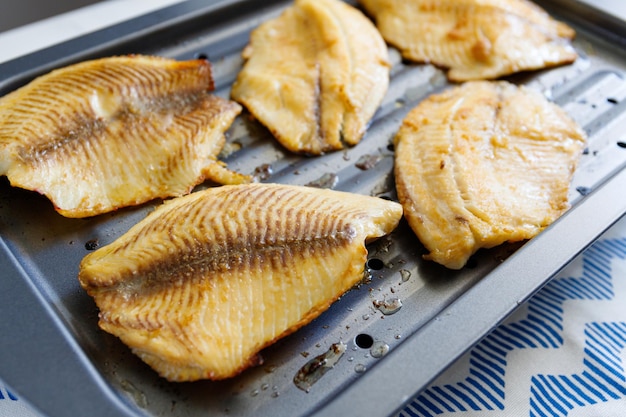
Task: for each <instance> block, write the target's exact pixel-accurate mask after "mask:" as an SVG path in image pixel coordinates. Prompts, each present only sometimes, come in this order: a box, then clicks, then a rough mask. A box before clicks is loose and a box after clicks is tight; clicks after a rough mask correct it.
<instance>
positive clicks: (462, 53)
mask: <svg viewBox="0 0 626 417" xmlns="http://www.w3.org/2000/svg"><path fill="white" fill-rule="evenodd" d="M359 3H360V4H361V5H362V6H363V7H364V8H365V10H366V12H367V13H368V14H369V15H370V16H372V18H373V19H374V20H375V21H376V26H377V27H378V29H379V30H380V32H381V34H382V36H383V37H384V38H385V40H386V41H387V42H389V43H390V44H391V45H393V46H395V47H397V48H398V49H399V50H400V52H401V53H402V56H403V57H404V58H405V59H408V60H411V61H416V62H422V63H432V64H435V65H438V66H441V67H444V68H447V69H449V71H448V78H449V79H450V80H452V81H459V82H460V81H469V80H485V79H495V78H499V77H501V76H504V75H508V74H513V73H516V72H520V71H529V70H538V69H542V68H547V67H553V66H556V65H562V64H567V63H571V62H573V61H575V60H576V58H577V53H576V51H575V50H574V48H573V47H572V46H571V45H570V43H571V42H570V41H571V39H572V38H573V37H574V35H575V33H574V30H573V29H572V28H570V27H569V26H567V25H566V24H564V23H562V22H558V21H556V20H554V19H552V17H550V16H549V15H548V14H547V13H546V12H545V11H544V10H543V9H541V8H540V7H539V6H537V5H536V4H534V3H532V2H530V1H527V0H446V1H440V0H359Z"/></svg>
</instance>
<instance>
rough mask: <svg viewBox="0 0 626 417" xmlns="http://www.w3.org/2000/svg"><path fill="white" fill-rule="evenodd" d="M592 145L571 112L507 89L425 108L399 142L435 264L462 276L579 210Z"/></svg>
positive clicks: (413, 216) (450, 97) (418, 222)
mask: <svg viewBox="0 0 626 417" xmlns="http://www.w3.org/2000/svg"><path fill="white" fill-rule="evenodd" d="M585 142H586V135H585V133H584V132H583V130H582V129H581V128H580V127H579V126H578V125H577V124H576V123H575V122H574V121H573V120H572V119H571V118H570V117H569V116H567V114H566V113H565V112H564V111H563V110H562V109H560V108H559V107H557V106H556V105H555V104H553V103H550V102H548V101H547V100H546V99H545V97H543V96H541V95H540V94H538V93H536V92H533V91H531V90H530V89H528V88H525V87H516V86H514V85H513V84H509V83H506V82H487V81H481V82H478V81H476V82H468V83H465V84H463V85H462V86H460V87H456V88H453V89H450V90H448V91H445V92H444V93H441V94H437V95H433V96H431V97H429V98H428V99H426V100H424V101H423V102H422V103H420V104H419V105H418V106H417V107H416V108H415V109H413V110H412V111H411V112H410V113H409V114H408V115H407V117H406V119H405V120H404V121H403V124H402V126H401V128H400V130H399V131H398V133H397V135H396V137H395V149H396V159H395V162H396V164H395V174H396V187H397V190H398V197H399V200H400V202H401V203H402V205H403V206H404V213H405V216H406V218H407V220H408V222H409V225H410V226H411V228H412V229H413V230H414V231H415V233H416V234H417V236H418V237H419V239H420V240H421V242H422V243H423V244H424V246H425V247H426V248H427V249H428V250H429V251H430V253H429V254H428V256H427V257H426V258H427V259H431V260H433V261H435V262H438V263H440V264H442V265H445V266H446V267H448V268H452V269H459V268H462V267H463V266H464V265H465V263H466V262H467V260H468V259H469V257H470V256H471V255H472V254H473V253H475V252H476V251H477V250H478V249H479V248H490V247H493V246H497V245H499V244H502V243H504V242H507V241H510V242H514V241H520V240H526V239H530V238H532V237H533V236H535V235H536V234H537V233H539V232H541V231H542V230H543V229H544V228H545V227H547V226H548V225H550V224H551V223H552V222H553V221H554V220H556V219H557V218H558V217H559V216H560V215H561V214H562V213H563V212H564V211H565V210H567V208H568V207H569V205H568V201H567V196H568V190H569V183H570V180H571V177H572V175H573V172H574V170H575V168H576V165H577V163H578V160H579V158H580V155H581V153H582V150H583V148H584V146H585Z"/></svg>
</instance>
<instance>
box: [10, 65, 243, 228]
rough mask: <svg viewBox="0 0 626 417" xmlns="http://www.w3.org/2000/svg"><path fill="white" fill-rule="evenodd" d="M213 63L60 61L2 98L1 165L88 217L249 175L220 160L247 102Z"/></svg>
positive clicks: (16, 180) (65, 211)
mask: <svg viewBox="0 0 626 417" xmlns="http://www.w3.org/2000/svg"><path fill="white" fill-rule="evenodd" d="M212 89H213V79H212V75H211V65H210V64H209V63H208V62H207V61H205V60H193V61H186V62H179V61H174V60H169V59H165V58H158V57H150V56H126V57H111V58H103V59H98V60H92V61H86V62H82V63H79V64H75V65H71V66H68V67H65V68H62V69H58V70H55V71H52V72H51V73H49V74H46V75H43V76H41V77H39V78H37V79H35V80H33V81H32V82H31V83H29V84H27V85H26V86H24V87H22V88H20V89H18V90H16V91H14V92H12V93H10V94H8V95H7V96H5V97H3V98H1V99H0V175H6V176H7V177H8V178H9V180H10V182H11V184H12V185H13V186H16V187H21V188H25V189H29V190H34V191H37V192H39V193H41V194H44V195H46V196H47V197H48V198H49V199H50V200H51V201H52V202H53V204H54V205H55V207H56V209H57V210H58V211H59V213H61V214H62V215H64V216H67V217H86V216H93V215H96V214H100V213H104V212H108V211H111V210H115V209H117V208H120V207H124V206H129V205H136V204H140V203H144V202H146V201H149V200H152V199H155V198H164V197H170V196H179V195H183V194H186V193H188V192H190V191H191V189H192V188H193V187H194V186H195V185H197V184H198V183H200V182H202V181H204V180H206V179H208V180H212V181H215V182H217V183H241V182H247V181H249V178H247V177H246V176H244V175H241V174H237V173H234V172H231V171H228V170H227V169H226V168H225V167H224V165H223V164H222V163H221V162H219V161H217V159H216V158H217V155H218V154H219V152H220V150H221V149H222V147H223V145H224V141H225V138H224V135H223V134H224V131H225V130H227V129H228V128H229V126H230V125H231V123H232V121H233V120H234V118H235V117H236V116H237V115H238V114H239V113H240V112H241V106H239V105H238V104H237V103H235V102H231V101H228V100H224V99H222V98H219V97H216V96H213V95H211V94H210V93H209V90H212Z"/></svg>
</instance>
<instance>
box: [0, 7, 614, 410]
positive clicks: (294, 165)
mask: <svg viewBox="0 0 626 417" xmlns="http://www.w3.org/2000/svg"><path fill="white" fill-rule="evenodd" d="M287 3H288V2H286V1H284V0H283V1H272V2H265V4H264V5H263V6H260V5H259V4H258V2H255V1H221V2H217V1H214V2H210V3H206V2H202V1H196V0H191V1H188V2H185V3H182V4H180V5H178V6H179V7H175V6H172V7H170V8H166V9H164V10H163V11H160V12H159V13H156V14H150V15H147V16H145V17H144V19H142V18H139V19H136V20H131V21H129V22H126V23H124V24H122V25H121V26H117V27H113V28H109V29H105V30H103V31H99V32H96V33H94V34H93V35H92V36H85V37H81V38H78V39H76V40H73V41H70V42H68V43H65V44H62V45H59V46H56V47H52V48H50V49H47V50H44V51H40V53H35V54H32V55H29V56H27V57H23V58H20V59H17V60H15V61H11V62H8V63H6V64H2V65H0V77H1V79H2V80H1V81H0V92H1V93H2V94H4V93H5V92H8V91H10V90H12V89H14V88H16V87H17V86H18V85H21V84H23V83H25V82H27V81H28V80H29V79H30V78H32V77H33V76H34V75H36V74H38V73H41V72H44V71H46V70H48V69H50V68H53V67H58V66H60V65H63V64H66V63H69V62H72V61H76V60H80V59H86V58H87V57H93V56H104V55H112V54H117V53H127V52H145V53H156V54H162V55H165V56H169V57H175V58H180V59H185V58H193V57H196V56H200V55H202V56H208V58H209V59H210V60H211V61H212V62H213V63H214V64H215V72H216V87H217V94H219V95H221V96H226V95H227V94H228V92H229V86H230V83H231V82H232V81H233V79H234V77H235V74H236V71H237V69H238V68H239V66H240V64H241V59H240V56H239V53H240V50H241V48H243V46H244V45H245V44H246V42H247V34H248V33H249V31H250V30H251V29H252V28H254V27H256V25H258V23H259V22H260V21H262V20H265V19H268V18H270V17H271V16H275V15H276V14H277V13H278V12H279V11H280V10H281V9H282V7H284V6H285V5H286V4H287ZM570 3H572V0H549V1H548V0H546V1H543V2H541V3H540V4H541V5H542V6H546V8H548V10H550V7H552V10H558V12H559V13H560V14H561V15H559V16H560V17H563V16H564V17H565V18H566V19H565V20H566V21H568V20H567V19H569V18H572V16H571V15H570V14H569V12H567V10H566V9H567V8H559V6H562V5H563V4H570ZM575 4H577V3H575ZM575 9H576V10H577V13H583V14H584V13H588V14H587V15H588V16H592V17H593V19H591V20H589V21H588V22H585V21H578V20H576V21H575V25H574V26H575V28H576V30H577V32H578V38H577V40H576V41H575V42H574V45H575V47H576V48H577V50H578V51H580V52H582V54H581V55H582V56H581V58H580V59H579V60H578V61H577V62H576V63H575V64H573V65H572V66H568V67H563V68H558V69H554V70H549V71H542V72H539V73H528V74H520V75H517V76H514V77H511V78H509V80H510V81H513V82H515V83H519V84H525V85H528V86H531V87H532V88H535V89H538V90H540V91H542V92H543V93H544V94H546V95H547V96H548V97H550V98H551V99H553V100H554V101H556V102H557V103H558V104H560V105H561V106H563V107H564V108H565V109H566V110H567V111H568V112H569V113H570V114H571V115H572V116H573V117H574V118H575V119H576V120H577V121H578V122H579V123H581V124H582V125H583V127H584V128H585V130H586V131H587V133H588V135H589V137H590V144H589V149H588V152H587V153H586V155H584V156H583V159H582V160H581V164H580V166H579V170H578V172H577V174H576V176H575V178H574V182H573V184H572V187H571V190H570V195H571V198H572V200H573V203H574V207H573V208H572V209H571V211H570V212H569V213H567V214H566V215H565V216H564V217H563V218H562V220H561V221H559V222H557V223H555V225H554V227H553V228H551V229H548V230H546V232H545V233H544V234H542V235H540V237H541V239H536V240H533V241H532V242H530V243H529V244H526V245H523V246H521V247H518V246H504V247H502V248H498V249H496V250H490V251H483V252H481V253H479V254H478V255H477V257H476V258H475V259H474V260H473V261H472V267H471V268H466V269H464V270H463V271H461V272H457V273H453V272H450V271H446V270H444V269H443V268H439V267H437V266H435V265H433V264H431V263H427V262H423V261H421V260H420V256H421V254H422V253H423V248H422V247H421V246H420V245H419V243H418V242H417V240H416V238H415V237H414V236H413V235H412V234H411V233H410V231H409V230H408V229H407V227H406V224H404V225H401V227H400V228H399V229H398V230H397V232H395V233H394V234H393V235H392V237H391V238H390V239H383V240H381V241H379V242H378V243H374V244H373V245H371V246H370V247H369V248H368V249H369V252H370V254H371V256H370V261H369V262H368V266H369V270H370V278H369V279H368V280H366V281H365V282H364V283H363V284H361V286H360V287H359V288H356V289H354V290H352V291H350V292H349V293H348V294H346V296H344V297H342V299H341V300H339V302H338V303H336V304H335V305H334V306H332V307H331V309H330V310H329V311H328V312H327V313H325V314H324V315H322V316H321V317H320V318H319V319H318V320H316V321H314V322H313V323H311V324H310V325H309V326H307V327H305V328H303V329H301V331H299V332H297V333H295V334H293V335H292V336H290V337H288V338H287V339H285V340H284V341H282V342H280V343H279V344H277V345H276V346H273V347H271V348H269V349H267V350H266V351H264V352H263V355H264V358H265V364H264V365H262V366H260V367H258V368H255V369H251V370H250V372H247V373H245V374H244V375H242V376H241V377H238V378H235V379H233V380H230V381H228V382H224V381H223V382H220V383H211V382H198V383H192V384H169V383H167V382H165V381H163V380H161V379H159V378H158V377H157V376H156V375H155V374H154V373H153V372H152V371H151V370H150V369H148V368H147V367H146V366H145V365H143V364H142V363H141V362H140V361H139V360H137V359H135V358H134V357H133V356H132V354H131V353H130V352H129V351H128V349H126V348H125V347H124V346H123V345H122V344H121V343H120V342H119V341H117V340H115V339H114V338H112V337H109V336H107V335H105V334H103V333H102V332H100V331H99V330H97V323H96V321H97V315H96V314H97V311H96V309H95V306H94V304H93V303H92V302H91V301H90V300H89V298H88V296H87V295H85V294H83V293H82V292H81V291H80V289H79V287H78V282H77V280H76V273H77V268H78V262H79V261H80V259H82V257H83V256H84V255H85V254H86V253H87V249H86V247H85V246H87V247H90V248H91V247H94V246H98V245H103V244H106V243H108V242H110V241H112V240H113V239H115V238H116V237H117V236H119V235H120V234H122V233H123V232H124V231H125V230H127V229H128V228H130V227H131V226H132V225H133V224H135V223H136V222H137V221H138V220H139V219H141V218H143V217H144V216H145V214H146V213H147V212H148V211H150V210H151V209H152V207H153V205H151V204H149V205H146V206H142V207H138V208H132V209H127V210H122V211H121V212H119V213H115V214H111V215H104V216H101V217H98V218H96V219H91V220H88V221H85V220H70V219H61V218H59V216H58V215H57V214H56V213H54V211H53V210H52V208H51V207H50V206H49V205H48V203H47V202H46V201H45V200H44V199H42V198H40V197H39V196H36V195H33V194H32V193H27V192H24V191H21V190H15V189H11V188H10V187H9V186H8V184H7V183H6V181H4V180H2V181H0V190H1V194H0V235H1V247H2V250H1V258H0V259H1V260H0V266H1V267H2V268H3V270H4V271H6V272H5V273H3V274H4V275H3V278H4V277H6V278H7V279H2V280H0V303H1V305H3V313H4V314H5V316H4V319H3V320H2V321H1V324H0V333H1V334H3V335H10V336H13V337H14V339H12V340H13V342H12V344H11V345H10V346H8V347H10V348H11V349H10V350H9V349H5V351H4V354H3V355H2V357H0V375H2V378H3V380H4V381H5V382H6V383H7V384H9V386H10V387H11V388H12V389H13V390H14V391H15V392H16V394H18V395H19V396H20V397H22V398H24V399H25V400H26V401H28V402H30V403H31V404H32V405H34V406H35V407H36V408H37V409H39V410H42V411H43V414H44V415H49V416H64V415H67V414H70V413H71V414H73V415H93V416H99V415H102V416H105V415H112V414H113V415H127V416H146V415H148V416H152V415H160V414H168V415H173V416H176V415H206V414H207V413H212V415H243V416H246V415H261V416H263V415H272V416H274V415H284V416H294V415H310V414H318V415H332V414H333V413H334V412H335V411H341V412H344V413H345V414H346V415H362V414H364V413H365V412H367V413H374V414H379V415H385V414H391V413H392V412H393V411H394V410H395V409H396V408H398V407H401V405H402V402H403V401H406V400H407V399H408V398H410V396H412V395H413V394H414V393H415V392H416V391H419V390H420V389H422V388H423V387H425V386H426V385H427V384H428V383H429V381H431V380H432V379H433V378H434V377H435V376H436V375H437V374H438V373H440V372H441V371H442V370H443V369H444V368H445V367H446V366H447V365H449V364H450V363H451V362H452V361H453V360H454V359H455V358H456V357H457V356H458V355H460V354H461V353H462V352H463V351H465V350H466V349H469V348H470V346H471V345H472V344H473V343H474V342H475V341H477V340H478V339H479V338H480V337H481V336H482V335H484V334H485V333H486V332H487V331H488V330H489V329H490V328H492V327H493V326H495V325H496V324H497V323H498V322H499V321H500V320H502V319H504V318H505V317H506V315H507V314H508V313H510V312H511V311H513V310H514V309H515V308H516V307H517V306H518V303H519V302H521V301H523V300H524V299H525V298H527V297H529V296H530V295H532V293H533V292H534V291H536V290H537V289H538V288H540V287H541V286H542V285H543V284H544V283H545V282H546V281H547V280H549V279H550V278H551V276H552V275H551V274H553V273H556V271H558V270H559V269H560V267H562V266H563V265H564V264H565V263H567V262H568V261H569V260H570V259H572V258H573V257H574V256H575V254H576V253H577V252H574V251H580V250H582V249H583V248H584V247H585V246H587V245H588V244H590V243H591V242H592V241H593V240H594V239H595V238H596V237H597V236H598V235H599V234H600V233H601V232H602V231H603V230H604V229H606V228H607V227H609V226H610V225H611V224H612V223H613V222H614V221H615V220H616V219H617V218H619V217H620V216H621V215H622V213H623V211H624V201H623V200H622V197H620V194H619V193H615V187H617V184H619V183H620V181H623V176H624V174H623V172H624V171H623V170H622V171H620V168H621V167H622V164H623V163H624V161H625V160H626V156H625V155H626V150H625V149H623V148H621V147H620V146H618V143H622V144H623V143H624V141H625V139H624V137H623V132H622V131H621V130H623V128H621V125H622V124H623V123H625V122H626V100H624V98H626V80H625V79H626V77H625V74H626V59H625V58H624V56H623V54H622V53H621V51H619V50H618V47H619V45H623V44H624V39H623V37H621V36H620V35H619V32H618V30H619V29H620V28H623V23H622V24H620V22H616V21H615V19H613V18H611V17H610V16H605V15H603V14H601V13H598V12H594V13H589V10H588V9H587V8H585V7H583V6H577V7H575ZM592 11H593V10H592ZM564 13H567V14H564ZM615 39H620V40H621V43H620V42H618V41H615ZM390 52H391V55H392V61H393V65H394V66H393V68H392V83H391V85H390V90H389V92H388V94H387V96H386V98H385V100H384V102H383V104H382V106H381V108H380V109H379V111H378V113H377V115H376V116H375V120H374V121H373V123H372V124H371V126H370V128H369V130H368V133H367V134H366V136H365V137H364V139H363V142H361V143H360V144H359V145H358V146H357V147H354V148H350V149H348V150H346V151H343V152H337V153H333V154H329V155H325V156H323V157H321V158H319V159H307V158H300V157H296V156H293V155H291V154H288V153H286V152H285V151H284V150H282V149H281V148H280V147H278V146H276V145H275V144H274V143H273V142H272V140H271V137H270V136H269V133H268V132H267V131H265V130H264V129H262V128H260V127H259V126H258V124H256V123H255V122H254V121H251V120H249V119H248V118H246V117H241V118H240V119H239V120H238V122H237V123H236V124H235V125H234V126H233V128H232V129H231V131H230V139H229V141H230V146H229V148H228V149H229V152H230V153H228V154H227V155H225V159H226V161H227V162H228V164H229V166H230V167H231V168H232V169H237V170H240V171H242V172H245V173H253V174H256V175H258V176H259V178H264V179H263V181H267V182H280V183H294V184H300V185H303V184H308V183H316V182H317V183H320V182H324V181H326V183H327V184H328V183H332V182H333V181H336V187H335V189H339V190H346V191H352V192H357V193H361V194H374V195H380V196H384V197H386V198H391V199H395V193H394V186H393V177H392V176H391V175H390V170H391V168H392V165H393V164H392V155H393V148H392V147H390V146H389V144H390V142H389V141H390V139H391V137H392V135H393V133H395V130H396V129H397V126H398V125H399V123H400V122H401V120H402V118H403V117H404V115H405V114H406V112H408V111H409V110H410V108H412V107H413V105H415V104H416V103H417V102H419V101H421V100H422V99H423V98H424V97H426V96H427V95H428V94H430V93H432V92H436V91H440V90H442V89H444V88H447V87H448V86H449V84H448V83H447V81H446V80H445V77H444V76H443V74H442V73H441V72H440V71H438V70H436V69H435V68H433V67H430V66H419V65H411V64H407V63H404V62H402V60H401V59H400V57H399V55H398V54H397V53H396V52H395V51H393V50H391V51H390ZM605 179H609V182H608V183H607V184H606V186H605V187H599V185H600V184H601V183H602V182H603V181H604V180H605ZM594 190H595V191H594ZM612 194H615V195H612ZM607 200H608V201H610V204H608V203H607ZM597 207H600V208H601V209H602V210H596V208H597ZM583 219H584V220H585V223H586V224H587V225H588V226H586V227H584V228H582V227H581V226H580V224H581V222H582V220H583ZM553 232H554V233H553ZM554 242H558V243H559V245H558V248H563V250H562V251H561V250H560V249H559V250H558V251H557V249H558V248H557V249H554V248H555V244H554ZM562 242H567V243H568V245H563V244H562ZM570 244H571V245H572V246H569V245H570ZM544 245H545V246H544ZM518 248H519V249H521V250H517V251H516V249H518ZM545 248H550V249H554V251H550V252H548V253H553V254H555V255H558V256H554V257H551V258H550V259H549V261H550V263H549V264H548V263H546V262H544V261H545V258H544V257H538V256H536V254H537V252H539V253H543V252H544V250H545ZM567 248H569V250H566V249H567ZM512 252H515V253H514V255H513V256H510V255H511V253H512ZM546 252H547V251H546ZM504 259H506V261H504V262H502V261H503V260H504ZM59 260H61V261H59ZM552 262H553V263H552ZM519 265H523V266H524V268H525V271H527V274H525V276H524V277H523V278H524V279H523V280H521V279H518V280H516V279H515V274H519V273H520V272H519V271H520V270H521V268H519ZM516 266H517V267H518V268H516ZM380 268H382V269H380ZM511 271H513V272H512V273H513V275H509V272H511ZM405 279H406V280H405ZM502 281H506V282H507V283H511V284H510V286H508V287H507V289H506V291H505V292H504V293H503V294H502V297H499V299H498V300H494V299H491V298H489V297H488V296H489V294H492V291H493V288H495V287H496V285H498V284H500V282H502ZM393 297H397V298H399V299H401V301H402V308H401V309H400V310H399V311H398V312H397V313H395V314H393V315H391V316H387V315H385V314H383V313H382V312H381V311H380V310H378V309H377V308H376V307H375V305H377V304H378V305H379V303H380V302H381V301H385V300H391V299H392V298H393ZM375 302H376V303H375ZM469 314H473V315H475V316H474V317H475V320H472V321H471V322H470V323H469V324H467V323H466V322H465V321H464V320H461V318H463V317H467V315H469ZM360 335H364V336H360ZM367 336H369V337H370V338H368V337H367ZM40 337H41V338H45V340H46V343H45V344H43V343H33V341H36V342H38V341H40V340H41V339H40ZM3 340H5V339H3ZM368 340H372V343H374V342H382V343H384V344H386V345H388V347H389V353H388V354H387V355H385V356H383V357H382V358H375V357H373V356H372V354H371V352H370V350H371V347H369V348H368V347H367V346H368V343H367V342H368ZM338 341H343V342H344V343H345V344H346V346H347V352H346V354H345V355H344V357H343V358H342V359H341V360H340V361H339V362H338V363H337V365H336V366H335V368H334V369H332V370H331V371H329V372H327V373H326V375H324V377H322V378H321V379H320V380H319V381H318V382H317V383H316V384H314V385H313V386H312V387H311V389H310V391H309V393H305V392H303V391H301V390H299V389H297V387H295V385H294V384H293V381H292V380H293V377H294V376H295V374H296V373H297V371H298V370H299V369H300V368H301V367H302V366H303V365H304V364H305V363H306V362H307V361H309V360H310V359H312V358H314V357H315V356H317V355H320V354H323V353H324V352H326V351H327V350H328V349H329V347H330V346H331V345H332V344H333V343H336V342H338ZM376 346H380V344H379V343H378V344H377V345H376ZM8 347H7V348H8ZM383 347H384V346H383ZM383 351H384V349H383ZM377 352H381V351H380V350H379V351H377ZM305 356H306V357H305ZM51 357H53V358H54V360H50V358H51ZM414 358H420V359H419V361H417V360H414ZM407 363H410V364H411V365H410V366H407V365H406V364H407ZM357 365H358V366H357ZM364 368H366V371H365V372H362V373H360V372H357V371H362V370H363V369H364ZM400 368H401V369H400ZM41 369H46V373H44V374H42V373H41ZM409 375H410V378H409V377H408V376H409ZM208 392H210V393H211V394H210V395H207V393H208ZM331 400H332V401H331ZM329 401H330V402H329ZM328 402H329V403H328ZM324 403H328V405H327V406H326V407H323V404H324Z"/></svg>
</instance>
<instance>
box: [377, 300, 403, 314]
mask: <svg viewBox="0 0 626 417" xmlns="http://www.w3.org/2000/svg"><path fill="white" fill-rule="evenodd" d="M373 304H374V307H376V308H377V309H378V310H380V312H381V313H383V314H384V315H386V316H389V315H391V314H395V313H397V312H398V310H400V309H401V308H402V301H400V299H399V298H397V297H393V298H390V299H388V300H382V301H381V300H374V301H373Z"/></svg>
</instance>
